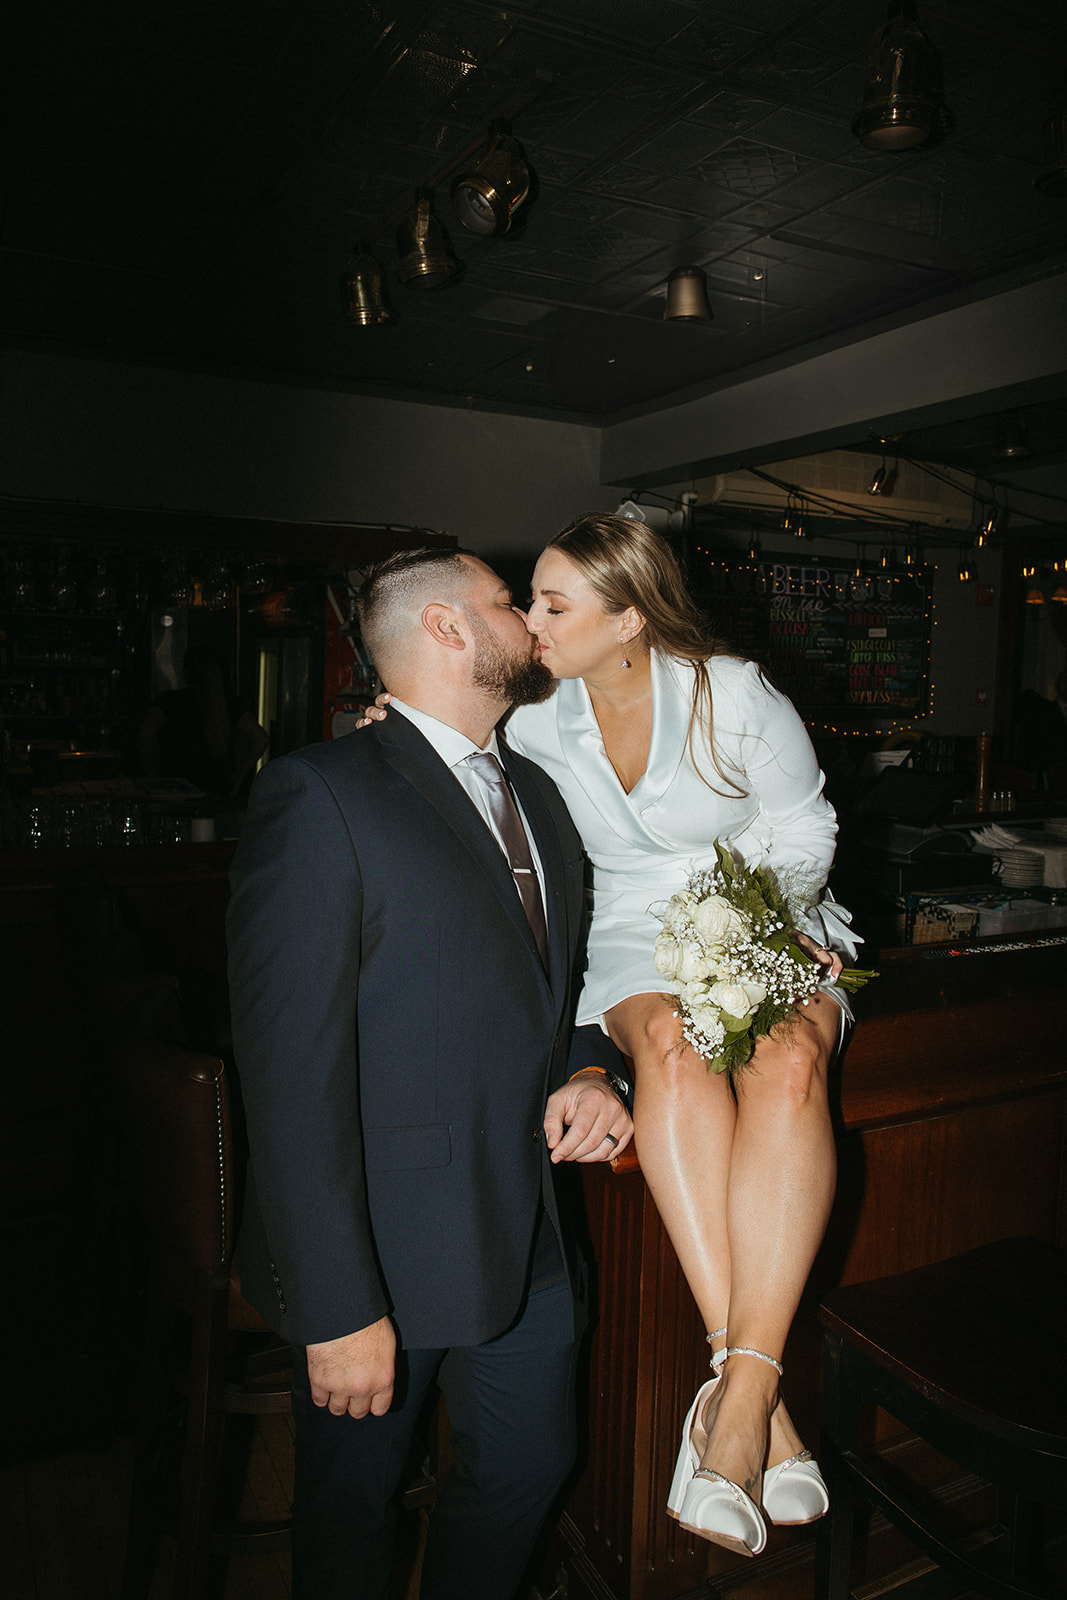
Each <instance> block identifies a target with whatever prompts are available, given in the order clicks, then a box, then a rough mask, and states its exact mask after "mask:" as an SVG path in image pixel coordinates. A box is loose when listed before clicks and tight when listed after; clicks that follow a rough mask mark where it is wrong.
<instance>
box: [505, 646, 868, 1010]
mask: <svg viewBox="0 0 1067 1600" xmlns="http://www.w3.org/2000/svg"><path fill="white" fill-rule="evenodd" d="M708 672H709V676H710V682H711V691H712V717H713V728H714V739H715V752H716V755H717V756H718V760H719V765H720V766H721V768H722V770H723V772H724V773H726V774H727V776H728V777H731V778H733V779H734V780H735V781H736V783H737V784H738V785H739V786H740V788H741V790H743V791H744V792H743V793H738V792H737V791H736V790H734V789H733V788H732V787H731V786H730V784H729V783H727V782H725V781H724V780H723V778H722V777H721V776H720V775H719V773H717V772H716V770H715V768H714V766H713V765H712V762H711V758H710V756H709V754H708V752H707V742H706V740H705V739H703V738H702V737H701V735H700V734H699V731H698V733H697V734H696V735H694V738H693V741H692V744H693V749H694V750H695V752H696V755H697V758H698V760H699V762H700V769H701V771H700V772H698V770H697V767H696V765H695V764H694V761H693V755H692V754H691V752H690V749H689V717H690V711H691V708H692V703H693V678H694V671H693V668H692V667H691V666H690V665H689V664H688V662H684V661H677V660H675V659H674V658H672V657H669V656H665V655H662V654H660V653H659V652H656V651H653V653H652V743H651V747H650V749H649V756H648V767H647V769H646V771H645V773H644V775H643V777H641V779H640V780H639V781H638V782H637V783H636V784H635V785H634V787H633V789H632V790H631V791H630V793H629V794H627V793H626V792H625V790H624V789H623V787H622V785H621V783H620V782H619V780H618V777H617V776H616V774H615V769H614V768H613V767H612V765H611V762H610V761H609V760H608V757H607V753H606V752H605V749H604V741H603V739H602V737H601V734H600V728H599V726H598V724H597V720H596V717H595V716H594V714H593V708H592V705H591V703H590V699H589V693H588V690H587V689H586V687H585V684H584V683H583V682H582V680H581V679H580V678H572V679H564V680H562V681H561V682H560V683H559V684H558V685H557V687H556V690H555V693H554V694H553V695H552V696H551V697H550V698H549V699H548V700H546V701H544V702H542V704H541V705H537V706H520V707H518V708H517V709H516V710H515V711H514V712H513V713H512V715H511V717H510V719H509V721H508V724H507V731H506V737H507V740H508V742H509V744H511V745H512V747H513V748H515V749H517V750H519V751H521V752H522V753H523V754H524V755H527V756H529V757H530V758H531V759H532V760H534V761H536V762H538V763H539V764H540V765H541V766H542V767H544V768H545V770H546V771H547V772H548V773H549V774H550V776H551V777H552V778H553V779H554V780H555V782H556V784H557V786H558V788H559V790H560V793H561V794H562V795H563V798H564V800H565V801H566V802H567V807H568V809H569V811H570V814H571V816H572V817H573V819H574V823H575V826H576V827H577V829H578V832H579V833H580V834H581V836H582V840H583V842H584V844H585V848H586V851H587V853H588V855H589V858H590V860H591V862H592V865H593V919H592V925H591V928H590V933H589V965H588V969H587V971H586V976H585V987H584V989H583V991H582V996H581V1000H580V1002H579V1009H578V1022H579V1023H580V1024H581V1023H589V1022H599V1023H601V1026H603V1016H604V1013H605V1012H606V1011H609V1010H610V1009H611V1007H612V1006H613V1005H616V1004H617V1003H618V1002H619V1001H620V1000H625V999H627V998H628V997H629V996H630V995H635V994H661V993H662V992H663V979H662V977H661V976H660V974H659V973H657V971H656V968H655V964H654V962H653V949H654V946H655V942H656V935H657V934H658V933H659V930H660V920H659V917H658V916H657V914H656V913H657V910H660V911H662V909H663V908H664V907H665V906H666V903H667V901H668V900H669V899H670V897H671V895H672V894H674V893H675V891H676V890H678V889H681V888H682V887H683V885H684V883H685V880H686V878H687V877H688V875H689V873H690V872H691V871H694V870H697V869H700V868H704V867H710V866H713V865H714V864H715V840H716V839H720V840H722V841H723V842H724V843H726V844H728V845H729V846H730V847H731V849H732V850H733V852H734V856H735V858H737V859H741V860H743V861H744V862H745V864H746V865H747V866H769V867H773V868H774V869H775V870H776V872H778V874H779V875H780V877H783V878H784V879H785V880H786V881H787V882H788V881H793V882H794V883H798V884H802V885H803V889H804V891H805V898H806V899H807V900H809V901H810V902H811V909H810V910H809V911H808V913H807V914H806V915H805V916H804V917H803V918H801V919H800V927H801V930H802V931H803V932H805V933H809V934H811V936H812V937H813V938H814V939H815V940H817V941H818V943H819V944H824V945H827V946H829V947H830V948H832V949H834V950H837V951H839V952H840V953H841V955H842V956H843V957H844V958H845V960H846V962H850V961H851V960H852V958H853V957H854V955H855V951H856V945H857V940H856V939H855V937H854V936H853V935H852V934H851V933H850V931H849V928H848V924H849V922H850V921H851V918H850V915H849V913H848V912H847V911H845V910H844V908H843V907H841V906H839V905H838V904H837V903H836V902H835V901H834V900H833V899H832V898H831V897H830V896H829V895H828V894H827V893H826V890H825V885H826V876H827V873H828V872H829V870H830V865H831V862H832V861H833V856H834V843H835V840H836V837H837V818H836V816H835V814H834V810H833V807H832V806H831V805H830V803H829V801H828V800H826V798H825V797H824V795H823V775H822V773H821V772H820V771H819V766H818V762H817V761H816V758H815V752H814V750H813V749H812V746H811V741H810V739H809V738H808V734H807V730H806V729H805V727H804V724H803V722H802V721H801V720H800V717H799V716H798V715H797V713H796V711H795V710H794V708H793V706H792V704H791V702H790V701H789V700H787V699H786V698H785V696H784V695H782V694H779V693H778V691H777V690H776V689H773V688H771V686H770V685H769V684H768V683H767V682H766V680H765V679H764V678H763V677H762V676H761V674H760V672H759V669H758V668H757V667H756V666H755V665H754V664H753V663H752V662H749V661H738V660H735V659H734V658H733V657H730V656H716V657H713V658H712V660H711V661H709V663H708ZM701 772H702V773H703V777H702V776H701ZM705 779H706V780H707V781H705ZM709 785H710V787H709ZM828 992H829V993H831V994H832V995H833V998H834V999H835V1000H836V1001H837V1002H838V1003H839V1004H840V1005H841V1006H842V1008H843V1010H844V1011H845V1012H846V1014H847V1015H849V1016H851V1011H850V1009H849V1006H848V999H847V996H846V995H845V994H844V992H843V991H842V990H840V989H836V988H835V989H828Z"/></svg>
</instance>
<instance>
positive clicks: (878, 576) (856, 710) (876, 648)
mask: <svg viewBox="0 0 1067 1600" xmlns="http://www.w3.org/2000/svg"><path fill="white" fill-rule="evenodd" d="M691 578H692V582H693V588H694V591H695V593H696V595H697V597H698V599H699V600H700V602H701V604H702V605H703V606H704V607H705V608H706V609H707V610H708V612H709V613H710V615H711V618H712V621H713V622H714V624H715V626H716V628H717V629H718V630H719V632H720V633H721V634H722V636H723V637H724V638H725V639H726V640H728V641H729V643H730V644H731V645H733V647H734V648H735V649H737V650H740V651H742V652H743V653H744V654H745V655H748V656H752V657H753V658H754V659H755V660H757V661H759V662H761V663H762V664H763V665H764V666H765V667H766V668H767V671H768V673H769V674H770V676H771V678H772V679H773V680H774V682H775V683H776V684H777V685H778V687H779V688H780V689H781V690H782V691H783V693H785V694H787V695H788V696H789V698H790V699H791V700H792V701H793V703H794V705H795V706H796V707H797V709H798V710H799V711H800V712H801V714H802V715H805V716H810V715H813V714H824V715H841V714H842V713H847V714H856V715H860V716H863V715H873V716H883V717H884V716H892V717H901V716H903V717H914V716H921V715H923V713H925V712H926V711H927V710H928V707H929V694H928V688H929V683H928V676H927V674H928V664H929V654H930V626H929V601H928V598H927V596H928V593H929V579H930V573H929V569H928V568H926V567H921V566H920V567H916V568H905V567H900V566H889V565H887V564H883V563H881V562H878V561H862V560H860V561H857V562H852V563H850V564H845V563H841V564H838V563H837V562H836V561H834V560H832V559H829V560H828V559H824V558H819V557H812V558H810V559H809V560H807V561H804V560H798V558H797V556H796V555H795V554H793V553H790V554H789V555H784V554H783V555H774V554H769V553H764V554H761V555H760V556H759V559H758V560H753V559H745V558H744V557H742V556H738V557H736V558H733V559H730V560H722V559H719V558H718V557H716V558H714V559H712V558H711V557H710V555H709V553H708V552H706V551H700V550H698V551H696V552H695V553H694V556H693V558H692V561H691Z"/></svg>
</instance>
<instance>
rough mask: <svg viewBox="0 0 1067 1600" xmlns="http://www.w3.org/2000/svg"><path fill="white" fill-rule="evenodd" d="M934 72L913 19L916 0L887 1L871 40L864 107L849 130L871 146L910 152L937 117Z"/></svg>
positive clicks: (925, 41)
mask: <svg viewBox="0 0 1067 1600" xmlns="http://www.w3.org/2000/svg"><path fill="white" fill-rule="evenodd" d="M936 79H937V70H936V62H935V60H934V52H933V49H932V48H931V46H930V43H929V40H928V39H927V37H926V35H925V34H924V33H923V31H922V29H921V28H920V27H919V24H918V23H917V22H916V20H915V4H914V0H890V5H889V9H888V13H887V16H886V20H885V22H883V24H882V26H881V27H880V28H879V29H878V31H877V33H876V34H875V35H874V38H873V39H872V40H871V43H870V47H869V49H868V53H867V78H866V83H865V85H864V91H863V106H862V108H861V110H860V111H859V112H858V113H857V115H856V117H855V118H854V120H853V123H852V132H853V133H854V134H855V135H856V138H857V139H858V140H859V141H860V143H861V144H863V145H866V146H867V148H868V149H869V150H888V151H896V150H913V149H914V148H915V146H916V145H920V144H924V143H925V141H926V140H927V138H928V137H929V135H930V133H931V132H932V130H933V128H934V124H935V122H936V120H937V115H938V104H937V96H936V89H935V85H936Z"/></svg>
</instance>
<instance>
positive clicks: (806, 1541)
mask: <svg viewBox="0 0 1067 1600" xmlns="http://www.w3.org/2000/svg"><path fill="white" fill-rule="evenodd" d="M958 948H959V953H955V950H954V948H953V947H949V946H944V945H935V946H920V947H914V948H910V949H901V950H892V951H886V952H883V953H882V955H881V956H880V957H879V958H878V960H877V961H875V960H873V959H872V961H871V964H872V965H877V966H879V967H880V969H881V972H882V976H881V977H880V978H879V979H878V980H877V981H876V982H873V983H872V984H871V985H870V986H869V987H868V988H867V989H866V990H865V991H863V992H862V993H861V994H860V995H859V996H858V997H857V1002H856V1012H857V1018H858V1026H857V1028H856V1031H855V1033H854V1036H853V1038H852V1041H851V1043H850V1045H849V1048H848V1051H847V1054H846V1057H845V1060H844V1063H843V1065H842V1066H841V1067H840V1068H839V1069H838V1072H837V1074H836V1081H835V1083H834V1085H833V1090H832V1098H833V1101H834V1105H835V1113H836V1116H837V1124H838V1158H839V1177H838V1189H837V1198H836V1201H835V1204H834V1211H833V1215H832V1218H831V1222H830V1227H829V1230H828V1232H827V1236H826V1239H825V1241H824V1244H823V1247H822V1250H821V1251H820V1254H819V1256H818V1259H817V1261H816V1263H815V1268H814V1271H813V1273H812V1277H811V1282H810V1284H809V1289H808V1293H807V1295H806V1297H805V1301H804V1304H803V1305H802V1307H801V1310H800V1313H799V1314H798V1317H797V1320H796V1323H795V1325H794V1329H793V1334H792V1337H791V1338H790V1341H789V1346H788V1348H787V1350H786V1355H785V1378H784V1380H783V1391H784V1393H785V1396H786V1398H787V1401H788V1404H789V1407H790V1410H791V1412H792V1414H793V1416H794V1418H795V1420H796V1422H797V1424H798V1427H799V1428H800V1431H801V1434H802V1436H803V1437H804V1438H805V1440H806V1441H807V1442H809V1443H810V1444H811V1446H812V1447H813V1448H815V1447H817V1444H818V1427H819V1423H818V1406H819V1397H818V1381H819V1378H818V1375H819V1353H820V1339H819V1330H818V1326H817V1324H816V1321H815V1314H814V1308H815V1305H816V1304H817V1301H818V1299H819V1296H820V1295H821V1294H822V1293H823V1292H824V1291H825V1290H826V1289H828V1288H830V1287H831V1286H833V1285H835V1284H839V1283H850V1282H858V1281H860V1280H863V1279H865V1278H874V1277H880V1276H882V1275H883V1274H886V1273H893V1272H902V1271H905V1270H906V1269H908V1268H910V1267H914V1266H919V1265H921V1264H924V1263H926V1262H930V1261H935V1260H938V1259H940V1258H943V1257H945V1256H948V1255H951V1254H953V1253H955V1252H957V1251H960V1250H966V1249H969V1248H971V1247H972V1246H975V1245H978V1244H982V1243H986V1242H988V1241H991V1240H994V1239H999V1238H1007V1237H1011V1236H1013V1235H1022V1234H1031V1235H1033V1236H1035V1237H1037V1238H1041V1239H1049V1240H1053V1241H1056V1242H1059V1243H1061V1244H1062V1243H1063V1241H1064V1224H1065V1203H1067V1162H1065V1134H1067V1044H1065V1029H1064V995H1065V990H1067V983H1065V978H1067V936H1064V935H1062V934H1061V935H1059V936H1058V937H1053V936H1051V935H1046V936H1044V937H1039V938H1036V939H1033V940H1030V941H1026V940H1022V939H1020V940H1018V941H1016V940H1010V941H1009V940H986V941H976V942H975V943H974V944H972V945H968V946H960V947H958ZM581 1171H582V1182H583V1185H584V1189H585V1195H586V1204H587V1213H588V1220H589V1227H590V1233H591V1244H592V1249H593V1253H594V1256H595V1259H596V1263H597V1276H598V1293H599V1323H598V1326H597V1327H596V1329H595V1331H594V1335H593V1340H592V1348H591V1351H590V1358H589V1364H588V1369H587V1372H586V1374H585V1378H586V1382H587V1385H588V1427H589V1438H588V1446H587V1455H586V1458H585V1461H584V1464H583V1466H582V1468H581V1471H580V1475H579V1477H578V1480H577V1482H576V1484H575V1487H574V1489H573V1492H572V1493H571V1495H570V1498H569V1500H568V1502H567V1506H566V1510H565V1513H564V1516H563V1518H562V1520H561V1523H560V1525H559V1527H558V1529H557V1531H556V1534H555V1535H554V1538H553V1541H552V1543H551V1546H550V1548H549V1551H548V1554H547V1556H546V1559H545V1563H544V1566H543V1568H542V1575H541V1582H540V1585H539V1587H540V1589H541V1593H542V1594H544V1595H548V1594H550V1593H553V1592H556V1593H558V1594H560V1595H562V1594H564V1593H565V1594H567V1595H569V1596H570V1597H571V1600H575V1597H580V1600H697V1597H706V1596H713V1595H715V1594H716V1593H718V1592H720V1591H724V1590H726V1589H732V1588H734V1587H737V1586H738V1585H741V1584H752V1585H754V1586H761V1587H759V1590H758V1592H759V1593H760V1594H764V1593H766V1594H774V1595H775V1596H777V1597H782V1596H788V1597H789V1600H794V1597H796V1600H800V1597H805V1600H810V1597H811V1596H812V1594H813V1580H812V1569H811V1550H812V1541H813V1530H811V1529H774V1528H772V1529H770V1530H769V1532H770V1538H769V1542H768V1548H767V1551H766V1552H765V1553H764V1555H763V1556H761V1557H760V1559H759V1560H758V1561H744V1560H741V1561H739V1560H738V1558H737V1557H735V1556H733V1555H731V1554H730V1553H729V1552H728V1551H725V1550H723V1549H721V1548H717V1547H713V1546H710V1545H708V1544H707V1543H705V1542H704V1541H702V1540H698V1539H694V1538H692V1537H691V1536H690V1535H688V1534H686V1533H685V1532H684V1531H683V1530H682V1529H680V1528H679V1527H678V1524H677V1523H675V1522H674V1521H673V1520H672V1519H671V1518H669V1517H668V1516H667V1513H666V1510H665V1503H666V1497H667V1489H668V1486H669V1483H670V1478H671V1473H672V1471H673V1468H674V1461H675V1456H676V1453H677V1450H678V1443H679V1438H680V1434H681V1426H682V1420H683V1418H684V1416H685V1413H686V1411H687V1409H688V1407H689V1404H690V1402H691V1400H692V1397H693V1394H694V1393H695V1391H696V1389H697V1387H698V1385H699V1384H700V1383H701V1382H703V1381H704V1379H705V1378H706V1376H707V1375H708V1372H707V1361H708V1357H707V1347H706V1345H705V1342H704V1328H703V1325H702V1323H701V1321H700V1319H699V1317H698V1315H697V1311H696V1307H695V1306H694V1304H693V1301H692V1298H691V1296H690V1294H689V1290H688V1288H687V1286H686V1284H685V1281H684V1279H683V1278H682V1276H681V1273H680V1271H679V1268H678V1264H677V1260H676V1258H675V1255H674V1251H673V1250H672V1248H671V1245H670V1243H669V1241H668V1240H667V1237H666V1235H665V1233H664V1230H663V1227H662V1225H661V1224H660V1221H659V1218H658V1216H657V1213H656V1210H655V1207H654V1205H653V1204H652V1201H651V1198H650V1196H649V1194H648V1191H647V1189H646V1187H645V1183H644V1180H643V1178H642V1176H641V1172H640V1168H639V1165H638V1160H637V1157H636V1156H630V1155H629V1153H627V1155H626V1156H625V1157H623V1158H622V1159H620V1161H619V1162H618V1164H617V1168H616V1170H614V1171H612V1170H611V1169H610V1168H608V1167H600V1166H596V1167H583V1168H582V1169H581ZM988 1332H989V1338H990V1340H994V1341H1008V1342H1009V1343H1010V1338H1011V1330H1010V1329H1006V1328H991V1329H989V1330H988ZM756 1592H757V1590H756V1588H754V1589H753V1593H754V1594H755V1593H756Z"/></svg>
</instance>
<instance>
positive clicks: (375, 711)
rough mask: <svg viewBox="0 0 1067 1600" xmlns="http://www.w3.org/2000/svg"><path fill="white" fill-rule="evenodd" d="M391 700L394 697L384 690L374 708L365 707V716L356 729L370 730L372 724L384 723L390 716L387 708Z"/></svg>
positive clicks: (377, 698) (376, 700)
mask: <svg viewBox="0 0 1067 1600" xmlns="http://www.w3.org/2000/svg"><path fill="white" fill-rule="evenodd" d="M391 699H392V695H390V694H387V693H386V691H385V690H384V689H383V690H382V692H381V694H380V695H378V696H377V697H376V699H375V701H374V704H373V705H372V706H364V707H363V715H362V716H361V717H360V719H359V721H358V722H357V723H356V727H357V728H369V727H370V725H371V723H372V722H384V721H385V719H386V717H387V716H388V715H389V713H388V712H387V711H386V709H385V708H386V706H387V705H388V704H389V702H390V700H391Z"/></svg>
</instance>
